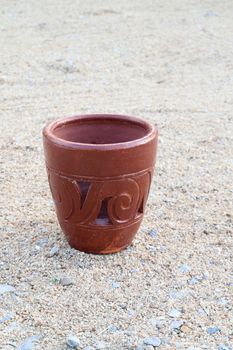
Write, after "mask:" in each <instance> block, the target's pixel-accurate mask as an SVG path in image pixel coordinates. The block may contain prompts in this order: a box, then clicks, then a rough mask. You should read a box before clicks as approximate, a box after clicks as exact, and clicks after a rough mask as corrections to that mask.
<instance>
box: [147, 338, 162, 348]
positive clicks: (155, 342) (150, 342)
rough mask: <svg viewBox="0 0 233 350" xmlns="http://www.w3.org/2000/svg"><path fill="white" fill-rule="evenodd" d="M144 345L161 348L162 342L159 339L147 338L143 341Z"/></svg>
mask: <svg viewBox="0 0 233 350" xmlns="http://www.w3.org/2000/svg"><path fill="white" fill-rule="evenodd" d="M143 343H144V344H145V345H152V346H155V347H157V346H160V345H161V340H160V339H159V338H157V337H150V338H146V339H144V340H143Z"/></svg>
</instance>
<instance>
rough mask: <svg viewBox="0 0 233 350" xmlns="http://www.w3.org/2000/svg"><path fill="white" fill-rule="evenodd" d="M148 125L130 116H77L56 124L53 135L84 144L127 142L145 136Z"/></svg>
mask: <svg viewBox="0 0 233 350" xmlns="http://www.w3.org/2000/svg"><path fill="white" fill-rule="evenodd" d="M148 132H149V128H148V125H147V124H146V123H144V122H143V121H142V122H140V121H137V120H134V119H133V120H131V119H130V118H127V117H126V118H124V117H121V118H119V117H115V118H108V117H105V116H102V117H101V116H99V117H95V118H91V117H87V118H77V119H71V120H70V121H69V120H67V121H65V122H64V123H60V124H58V125H57V126H56V127H55V129H54V130H53V133H54V135H55V136H57V137H59V138H61V139H63V140H66V141H70V142H77V143H85V144H113V143H121V142H129V141H133V140H137V139H140V138H142V137H144V136H146V135H147V134H148Z"/></svg>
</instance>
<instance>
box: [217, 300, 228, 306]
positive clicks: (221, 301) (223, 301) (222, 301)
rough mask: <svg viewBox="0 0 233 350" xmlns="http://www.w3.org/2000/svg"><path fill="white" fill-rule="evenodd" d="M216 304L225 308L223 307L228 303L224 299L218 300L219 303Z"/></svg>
mask: <svg viewBox="0 0 233 350" xmlns="http://www.w3.org/2000/svg"><path fill="white" fill-rule="evenodd" d="M218 304H219V305H221V306H225V305H227V304H228V301H227V299H225V298H220V299H219V301H218Z"/></svg>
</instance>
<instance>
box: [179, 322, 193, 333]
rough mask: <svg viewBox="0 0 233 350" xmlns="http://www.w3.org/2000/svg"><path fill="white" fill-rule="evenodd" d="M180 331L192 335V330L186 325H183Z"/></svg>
mask: <svg viewBox="0 0 233 350" xmlns="http://www.w3.org/2000/svg"><path fill="white" fill-rule="evenodd" d="M180 330H181V332H183V333H190V332H191V328H189V327H188V326H187V325H186V324H183V325H182V326H181V327H180Z"/></svg>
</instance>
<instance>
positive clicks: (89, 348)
mask: <svg viewBox="0 0 233 350" xmlns="http://www.w3.org/2000/svg"><path fill="white" fill-rule="evenodd" d="M83 350H95V349H94V348H93V347H92V346H85V348H83Z"/></svg>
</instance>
